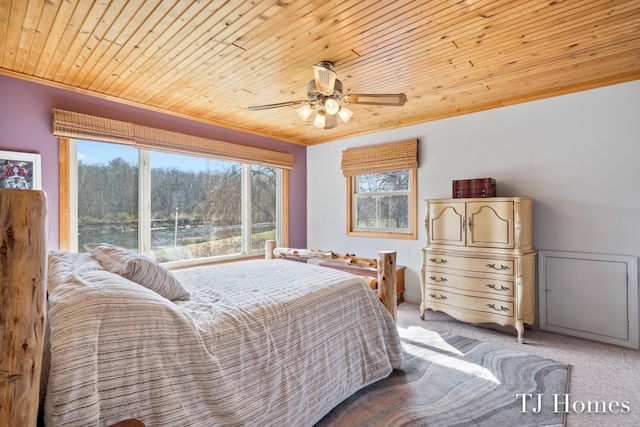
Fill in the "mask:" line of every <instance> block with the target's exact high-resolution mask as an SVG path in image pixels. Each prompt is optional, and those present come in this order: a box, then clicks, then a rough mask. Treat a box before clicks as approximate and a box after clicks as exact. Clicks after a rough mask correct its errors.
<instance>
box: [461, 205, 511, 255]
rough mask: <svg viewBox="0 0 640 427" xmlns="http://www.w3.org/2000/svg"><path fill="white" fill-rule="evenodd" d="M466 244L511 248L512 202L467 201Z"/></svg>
mask: <svg viewBox="0 0 640 427" xmlns="http://www.w3.org/2000/svg"><path fill="white" fill-rule="evenodd" d="M466 212H467V246H473V247H482V248H500V249H513V202H484V201H482V202H468V203H467V211H466Z"/></svg>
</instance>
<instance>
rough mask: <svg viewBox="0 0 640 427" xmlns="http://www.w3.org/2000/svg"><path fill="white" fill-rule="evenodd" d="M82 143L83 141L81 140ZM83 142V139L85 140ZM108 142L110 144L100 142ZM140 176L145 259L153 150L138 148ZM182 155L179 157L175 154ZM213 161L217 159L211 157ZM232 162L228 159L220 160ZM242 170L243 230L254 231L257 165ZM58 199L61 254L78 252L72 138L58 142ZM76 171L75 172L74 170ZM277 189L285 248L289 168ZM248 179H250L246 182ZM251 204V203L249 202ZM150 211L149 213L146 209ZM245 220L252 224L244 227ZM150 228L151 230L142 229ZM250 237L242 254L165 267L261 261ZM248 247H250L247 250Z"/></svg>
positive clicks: (245, 165)
mask: <svg viewBox="0 0 640 427" xmlns="http://www.w3.org/2000/svg"><path fill="white" fill-rule="evenodd" d="M79 139H80V138H79ZM82 139H84V138H82ZM96 141H97V142H106V143H112V142H108V141H98V140H96ZM138 153H139V154H138V171H139V172H138V173H139V183H140V184H139V192H138V210H139V213H138V221H139V224H140V226H139V227H138V230H139V231H138V233H139V234H138V239H139V251H140V253H142V254H144V255H150V254H151V253H152V252H151V229H150V224H151V221H150V218H151V212H150V206H151V183H150V177H151V165H150V161H149V160H150V153H151V151H150V150H146V149H142V148H138ZM176 154H179V153H176ZM183 154H184V155H188V156H195V154H193V153H188V152H186V153H183ZM211 158H217V157H215V156H211ZM220 160H229V159H220ZM239 163H241V164H242V167H243V172H242V173H243V183H244V184H243V195H245V200H243V203H242V206H243V208H242V209H243V212H242V218H243V230H246V229H248V230H251V228H252V224H251V211H250V206H251V204H250V203H249V202H247V199H246V194H244V193H246V192H248V193H249V195H250V193H251V180H250V178H251V167H252V165H253V164H254V163H246V162H243V161H239ZM59 168H60V169H59V170H60V172H59V173H60V176H59V195H60V210H59V221H60V222H59V224H60V237H59V247H60V249H61V250H67V251H75V252H77V251H78V240H77V229H78V218H77V217H78V215H77V213H78V210H77V191H78V183H77V179H76V178H77V148H76V140H75V139H72V138H64V137H62V138H59ZM74 168H75V170H74ZM276 169H277V171H278V175H279V178H278V187H277V189H276V205H277V212H276V222H277V235H276V240H277V241H278V242H279V244H280V245H282V246H287V245H288V244H289V227H288V226H289V220H288V207H289V205H288V195H289V170H288V169H286V168H278V167H276ZM247 178H248V179H247ZM249 200H250V199H249ZM145 207H147V209H145ZM245 219H248V220H249V222H248V223H246V224H245V222H244V221H245ZM142 224H147V225H148V226H143V225H142ZM250 234H251V233H250V231H249V235H248V236H247V235H246V233H245V232H244V231H243V236H244V238H243V245H242V252H241V253H239V254H231V255H219V256H213V257H205V258H197V259H190V260H180V261H171V262H167V263H163V265H165V266H167V267H170V268H171V267H188V266H193V265H202V264H213V263H218V262H228V261H233V260H241V259H251V258H260V257H262V256H264V249H261V250H253V249H252V248H251V235H250ZM247 245H248V246H247Z"/></svg>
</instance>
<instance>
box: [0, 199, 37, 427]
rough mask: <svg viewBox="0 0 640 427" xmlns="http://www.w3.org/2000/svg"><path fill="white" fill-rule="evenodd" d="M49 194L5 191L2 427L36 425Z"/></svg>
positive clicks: (1, 221) (0, 284)
mask: <svg viewBox="0 0 640 427" xmlns="http://www.w3.org/2000/svg"><path fill="white" fill-rule="evenodd" d="M45 221H46V197H45V194H44V193H43V192H42V191H36V190H10V189H0V349H1V350H0V426H35V425H36V421H37V417H38V399H39V393H40V372H41V369H42V352H43V345H44V332H45V321H46V315H47V311H46V283H47V281H46V278H47V245H46V233H45Z"/></svg>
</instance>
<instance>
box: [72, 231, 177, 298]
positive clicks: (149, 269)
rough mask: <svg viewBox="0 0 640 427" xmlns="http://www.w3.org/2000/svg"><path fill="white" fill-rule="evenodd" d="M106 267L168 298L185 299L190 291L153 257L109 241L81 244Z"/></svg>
mask: <svg viewBox="0 0 640 427" xmlns="http://www.w3.org/2000/svg"><path fill="white" fill-rule="evenodd" d="M84 247H85V249H86V250H87V251H88V252H89V254H90V255H91V256H92V257H94V258H95V259H97V260H98V262H100V264H102V267H104V269H105V270H108V271H110V272H112V273H116V274H119V275H120V276H122V277H124V278H126V279H129V280H131V281H133V282H136V283H138V284H140V285H142V286H144V287H145V288H147V289H151V290H152V291H154V292H156V293H158V294H159V295H161V296H163V297H165V298H167V299H168V300H171V301H186V300H188V299H189V297H190V295H189V292H188V291H187V290H186V289H185V288H184V287H183V286H182V283H180V281H179V280H178V279H177V278H176V276H174V275H173V273H171V272H170V271H169V270H167V269H166V268H164V267H163V266H161V265H160V264H158V263H157V262H155V261H154V260H152V259H150V258H148V257H146V256H144V255H139V254H133V253H131V252H129V251H127V250H126V249H125V248H122V247H120V246H115V245H110V244H108V243H88V244H86V245H84Z"/></svg>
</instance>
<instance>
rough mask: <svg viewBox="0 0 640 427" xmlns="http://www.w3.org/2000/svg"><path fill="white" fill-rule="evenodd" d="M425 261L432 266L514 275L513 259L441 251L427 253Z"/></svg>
mask: <svg viewBox="0 0 640 427" xmlns="http://www.w3.org/2000/svg"><path fill="white" fill-rule="evenodd" d="M425 257H426V259H425V263H426V265H427V266H431V267H446V268H454V269H456V270H466V271H477V272H481V273H494V274H505V275H509V276H513V275H514V260H513V259H496V258H474V257H464V256H456V255H448V254H439V253H437V252H436V253H433V252H430V253H426V254H425Z"/></svg>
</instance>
